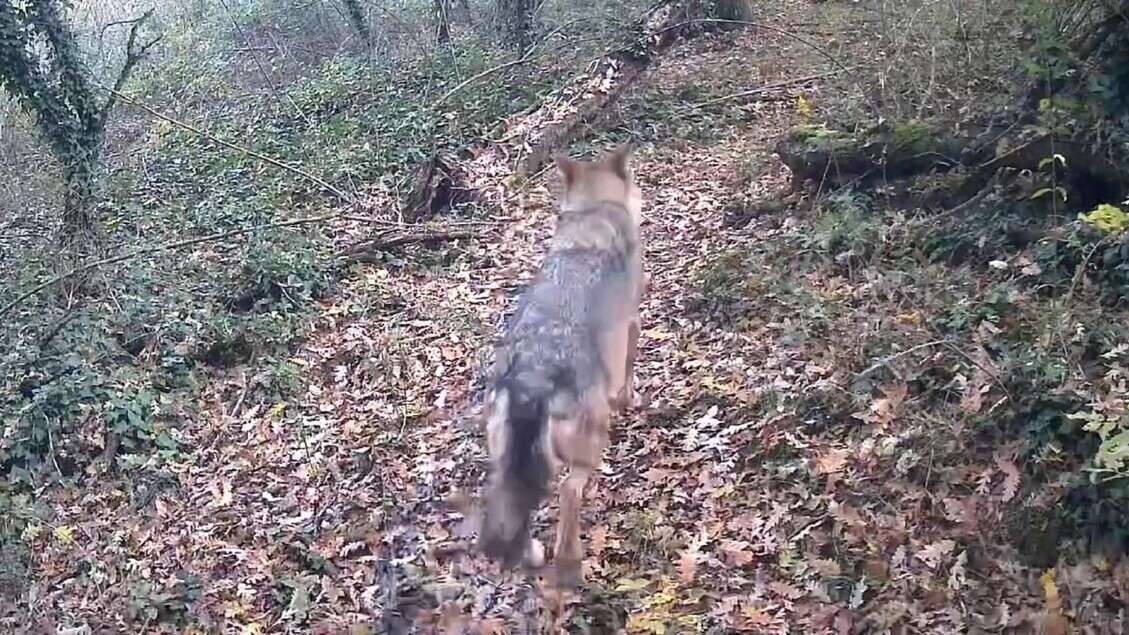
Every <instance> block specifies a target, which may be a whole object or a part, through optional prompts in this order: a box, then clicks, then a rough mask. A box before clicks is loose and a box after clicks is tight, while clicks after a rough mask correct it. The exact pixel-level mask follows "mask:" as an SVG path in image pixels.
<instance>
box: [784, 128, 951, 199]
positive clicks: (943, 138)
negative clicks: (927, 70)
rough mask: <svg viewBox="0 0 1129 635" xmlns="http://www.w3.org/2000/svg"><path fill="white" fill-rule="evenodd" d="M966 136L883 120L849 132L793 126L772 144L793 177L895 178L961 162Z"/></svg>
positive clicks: (839, 179)
mask: <svg viewBox="0 0 1129 635" xmlns="http://www.w3.org/2000/svg"><path fill="white" fill-rule="evenodd" d="M971 141H972V140H971V139H965V138H958V137H955V136H952V135H946V134H943V133H941V132H940V131H938V130H937V129H936V128H934V127H933V126H931V125H930V124H927V123H923V122H916V121H914V122H908V123H902V124H892V125H883V126H878V127H874V128H871V129H869V130H867V131H865V132H862V133H858V134H852V133H850V132H847V131H844V130H834V129H830V128H823V127H819V126H799V127H796V128H793V129H792V130H791V131H789V133H788V134H787V135H786V136H785V137H784V138H782V139H781V140H780V141H779V142H778V143H777V144H776V153H777V154H778V155H779V156H780V159H781V160H782V161H783V162H784V165H787V166H788V168H789V169H790V170H791V171H792V178H793V182H794V183H795V184H797V185H799V184H801V183H803V182H804V181H809V180H811V181H816V182H826V183H833V184H839V185H841V184H844V183H849V182H854V181H859V180H865V179H868V178H871V177H883V178H887V179H894V178H899V177H903V176H910V175H914V174H923V173H927V172H931V171H935V170H948V169H951V168H952V167H954V166H957V165H960V164H961V163H962V153H965V152H967V149H968V148H970V147H971Z"/></svg>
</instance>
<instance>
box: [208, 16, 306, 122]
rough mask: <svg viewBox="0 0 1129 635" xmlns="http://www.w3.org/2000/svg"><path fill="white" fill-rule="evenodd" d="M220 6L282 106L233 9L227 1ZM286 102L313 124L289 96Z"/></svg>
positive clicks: (279, 97)
mask: <svg viewBox="0 0 1129 635" xmlns="http://www.w3.org/2000/svg"><path fill="white" fill-rule="evenodd" d="M220 6H222V7H223V10H224V11H225V12H226V13H227V17H228V19H230V20H231V25H232V26H234V27H235V31H236V32H237V33H239V38H240V39H242V40H243V43H244V44H246V45H247V52H248V53H250V54H251V57H252V58H253V59H254V60H255V66H258V67H259V72H260V73H262V75H263V79H265V80H266V82H267V87H269V88H270V92H271V94H272V95H273V96H274V98H275V100H276V101H277V102H278V103H280V104H281V103H282V93H281V91H279V90H278V86H275V84H274V80H273V79H271V76H270V73H268V72H267V67H266V65H264V64H263V60H262V59H260V58H259V52H258V49H256V48H253V47H251V40H250V39H249V38H248V37H247V34H246V33H245V32H244V31H243V27H241V26H239V21H238V20H236V19H235V16H234V15H233V14H232V13H231V8H230V7H228V6H227V1H226V0H220ZM286 101H287V102H288V103H289V104H290V107H291V108H293V109H294V112H296V113H298V117H300V118H301V119H302V120H303V121H305V122H306V124H307V125H310V124H311V123H313V122H311V121H310V118H309V117H307V116H306V113H304V112H302V109H301V108H299V107H298V104H297V103H295V102H294V100H293V99H291V98H290V96H289V95H287V96H286Z"/></svg>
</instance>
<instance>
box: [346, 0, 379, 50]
mask: <svg viewBox="0 0 1129 635" xmlns="http://www.w3.org/2000/svg"><path fill="white" fill-rule="evenodd" d="M341 2H342V4H344V5H345V15H346V16H348V18H349V24H350V25H352V27H353V30H354V31H356V32H357V35H359V36H360V37H361V39H362V40H364V41H365V43H366V44H369V43H371V42H372V31H371V30H370V29H369V26H368V20H367V19H366V18H365V11H364V9H363V8H361V3H360V2H359V0H341Z"/></svg>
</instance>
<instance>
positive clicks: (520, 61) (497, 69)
mask: <svg viewBox="0 0 1129 635" xmlns="http://www.w3.org/2000/svg"><path fill="white" fill-rule="evenodd" d="M575 22H577V20H573V21H571V22H566V23H564V24H562V25H560V26H558V27H557V28H555V29H553V30H552V31H550V32H549V33H546V34H545V36H544V37H542V38H541V39H540V40H539V41H538V42H537V43H535V44H534V45H533V46H531V47H529V49H528V50H526V51H525V53H523V54H522V56H521V57H519V58H517V59H516V60H510V61H509V62H505V63H504V64H499V65H497V66H495V67H493V68H488V69H486V70H484V71H482V72H481V73H478V74H476V75H473V76H471V77H468V78H467V79H466V80H464V81H462V82H460V83H459V85H457V86H455V87H454V88H452V89H451V90H449V91H447V92H446V93H444V94H443V96H442V97H440V98H439V99H437V100H435V101H434V102H433V103H432V104H431V108H432V110H434V109H437V108H439V106H440V105H441V104H442V103H443V102H445V101H447V100H448V99H450V97H451V96H452V95H454V94H455V93H457V92H459V91H460V90H462V89H464V88H466V87H467V86H469V85H471V84H473V83H475V82H477V81H479V80H480V79H484V78H486V77H489V76H491V75H493V74H494V73H499V72H501V71H504V70H506V69H507V68H512V67H514V66H520V65H521V64H525V63H526V62H529V61H530V60H532V59H534V58H535V57H536V56H535V55H534V53H535V52H536V51H537V49H538V47H540V46H541V45H542V44H544V43H545V42H547V41H548V40H549V38H551V37H553V36H554V35H556V34H557V33H559V32H560V31H561V30H562V29H564V28H565V27H567V26H570V25H571V24H573V23H575Z"/></svg>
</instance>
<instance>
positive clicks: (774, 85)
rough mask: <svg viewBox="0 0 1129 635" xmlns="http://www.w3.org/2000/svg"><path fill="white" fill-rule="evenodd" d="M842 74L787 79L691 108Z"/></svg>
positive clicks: (704, 102) (835, 71) (836, 71)
mask: <svg viewBox="0 0 1129 635" xmlns="http://www.w3.org/2000/svg"><path fill="white" fill-rule="evenodd" d="M842 72H843V71H842V70H840V69H835V70H832V71H827V72H826V73H816V74H814V75H807V76H804V77H797V78H795V79H785V80H783V81H779V82H773V83H771V84H765V85H764V86H759V87H757V88H752V89H750V90H743V91H741V92H739V93H733V94H732V95H725V96H724V97H717V98H715V99H710V100H709V101H703V102H702V103H700V104H694V105H692V106H690V107H691V108H702V107H705V106H709V105H711V104H716V103H718V102H722V101H729V100H730V99H741V98H743V97H752V96H754V95H760V94H763V93H770V92H772V91H774V90H780V89H781V88H789V87H792V86H796V85H798V84H806V83H808V82H810V81H814V80H817V79H823V78H824V77H831V76H833V75H838V74H839V73H842Z"/></svg>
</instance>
